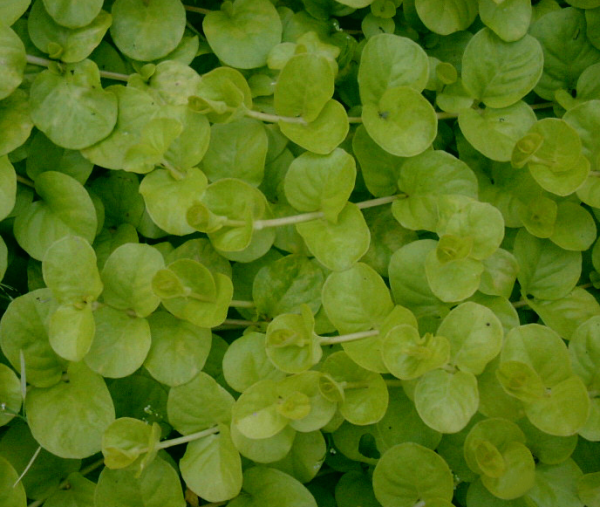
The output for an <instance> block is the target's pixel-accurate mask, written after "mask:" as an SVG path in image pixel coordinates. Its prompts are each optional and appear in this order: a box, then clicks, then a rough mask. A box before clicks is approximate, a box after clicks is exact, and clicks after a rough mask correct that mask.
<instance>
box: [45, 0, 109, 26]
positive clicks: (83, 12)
mask: <svg viewBox="0 0 600 507" xmlns="http://www.w3.org/2000/svg"><path fill="white" fill-rule="evenodd" d="M43 2H44V7H45V8H46V10H47V11H48V14H49V15H50V16H52V18H53V19H54V21H56V22H57V23H58V24H60V25H63V26H66V27H69V28H79V27H82V26H85V25H89V24H90V23H91V22H92V21H93V20H94V19H95V18H96V16H97V15H98V13H99V12H100V9H101V8H102V1H101V0H84V1H75V0H43Z"/></svg>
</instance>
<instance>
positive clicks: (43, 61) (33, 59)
mask: <svg viewBox="0 0 600 507" xmlns="http://www.w3.org/2000/svg"><path fill="white" fill-rule="evenodd" d="M52 62H55V63H58V64H63V63H64V62H59V61H56V60H48V59H47V58H41V57H39V56H33V55H27V63H31V64H32V65H39V66H40V67H48V66H49V65H50V63H52ZM100 77H104V78H106V79H114V80H115V81H129V76H128V75H127V74H119V73H118V72H110V71H108V70H101V71H100Z"/></svg>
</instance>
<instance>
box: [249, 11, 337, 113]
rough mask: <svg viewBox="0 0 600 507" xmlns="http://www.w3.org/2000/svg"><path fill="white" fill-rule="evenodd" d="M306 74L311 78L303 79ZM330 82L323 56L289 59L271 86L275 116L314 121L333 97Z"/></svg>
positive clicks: (331, 83) (332, 85)
mask: <svg viewBox="0 0 600 507" xmlns="http://www.w3.org/2000/svg"><path fill="white" fill-rule="evenodd" d="M237 1H238V2H239V1H240V0H237ZM307 75H310V76H312V79H306V76H307ZM333 81H334V75H333V70H332V69H331V65H329V62H328V61H327V59H326V58H325V57H323V56H320V55H318V54H315V53H302V54H299V55H296V56H293V57H292V58H290V59H289V61H288V62H287V63H286V65H285V67H284V68H283V69H282V70H281V73H280V74H279V78H278V79H277V84H276V85H275V95H274V105H275V111H276V113H277V114H278V115H281V116H289V117H292V118H295V117H302V118H303V119H304V120H306V121H307V122H312V121H314V120H316V119H317V118H318V117H319V114H320V113H321V111H322V110H323V108H324V107H325V104H327V102H328V101H329V99H331V96H332V95H333V89H334V82H333Z"/></svg>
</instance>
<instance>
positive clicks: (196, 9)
mask: <svg viewBox="0 0 600 507" xmlns="http://www.w3.org/2000/svg"><path fill="white" fill-rule="evenodd" d="M183 8H184V9H185V10H186V11H189V12H197V13H198V14H204V15H206V14H210V13H211V12H213V11H211V10H209V9H204V8H202V7H194V6H193V5H184V6H183Z"/></svg>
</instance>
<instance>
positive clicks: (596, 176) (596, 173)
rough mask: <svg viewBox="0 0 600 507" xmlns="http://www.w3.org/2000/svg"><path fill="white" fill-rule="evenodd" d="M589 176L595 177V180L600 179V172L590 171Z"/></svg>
mask: <svg viewBox="0 0 600 507" xmlns="http://www.w3.org/2000/svg"><path fill="white" fill-rule="evenodd" d="M588 176H593V177H594V178H600V171H590V172H589V173H588Z"/></svg>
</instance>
